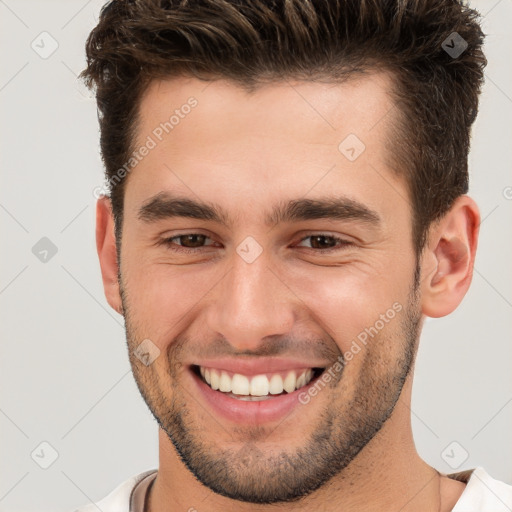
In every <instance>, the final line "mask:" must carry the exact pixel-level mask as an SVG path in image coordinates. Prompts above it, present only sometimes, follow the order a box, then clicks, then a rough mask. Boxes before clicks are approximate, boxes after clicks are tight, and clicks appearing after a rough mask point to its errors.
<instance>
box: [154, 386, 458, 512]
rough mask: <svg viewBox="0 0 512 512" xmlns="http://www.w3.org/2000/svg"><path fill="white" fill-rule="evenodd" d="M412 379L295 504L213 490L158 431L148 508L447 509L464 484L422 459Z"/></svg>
mask: <svg viewBox="0 0 512 512" xmlns="http://www.w3.org/2000/svg"><path fill="white" fill-rule="evenodd" d="M411 382H412V380H411V378H408V380H407V382H406V384H405V386H404V389H403V390H402V394H401V397H400V399H399V401H398V403H397V405H396V407H395V410H394V412H393V414H392V415H391V417H390V418H389V419H388V421H386V423H385V424H384V425H383V427H382V429H381V430H380V431H379V432H378V433H377V435H376V436H375V437H374V438H373V439H372V440H371V441H370V442H369V443H368V445H367V446H366V447H365V448H364V449H363V450H362V451H361V452H360V453H359V454H358V456H357V457H356V458H355V459H354V460H353V461H352V462H351V463H350V464H349V466H348V467H347V468H345V470H343V471H342V472H341V473H340V474H338V475H336V476H335V477H333V478H332V479H331V480H330V481H329V482H328V483H327V484H326V485H324V486H323V487H321V488H320V489H318V490H317V491H315V492H314V493H312V494H311V495H309V496H306V497H305V498H302V499H300V500H299V501H295V502H291V503H282V504H273V505H258V504H252V503H243V502H239V501H235V500H232V499H230V498H226V497H224V496H221V495H219V494H216V493H214V492H213V491H211V490H210V489H208V488H206V487H205V486H203V485H202V484H201V483H200V482H199V481H198V480H197V479H196V478H195V477H194V476H193V475H192V473H191V472H190V471H189V470H188V469H187V468H186V466H185V465H184V464H183V462H182V461H181V459H180V458H179V456H178V454H177V452H176V450H175V448H174V446H173V445H172V443H171V442H170V441H169V439H168V438H167V436H166V434H165V433H164V432H163V431H162V430H160V431H159V444H160V451H159V456H160V465H159V471H158V476H157V477H156V479H155V481H154V483H153V486H152V488H151V492H150V494H149V498H148V501H147V505H146V509H145V511H144V512H167V511H168V510H195V508H197V509H198V510H199V509H201V508H203V509H205V508H207V509H208V510H209V511H211V512H220V511H222V512H235V511H236V512H253V511H258V512H264V511H266V510H269V511H270V510H273V511H294V512H295V511H297V512H298V511H306V510H307V511H315V510H322V511H324V512H331V511H332V512H334V511H338V510H340V505H343V510H344V511H345V512H362V511H365V512H373V511H375V512H377V511H382V510H400V512H413V511H414V512H427V511H428V512H433V511H440V512H449V511H450V510H451V509H452V507H453V506H454V505H455V503H456V501H457V499H458V498H459V496H460V494H461V492H462V491H463V489H464V484H461V483H460V482H455V481H453V480H450V479H447V478H446V477H441V476H440V475H439V473H438V472H437V471H436V470H435V469H434V468H432V467H430V466H429V465H428V464H426V463H425V462H424V461H423V460H422V459H421V458H420V457H419V455H418V453H417V451H416V448H415V446H414V442H413V437H412V429H411V424H410V407H409V404H410V394H411ZM206 503H207V504H208V506H207V507H206V506H205V504H206ZM194 507H195V508H194Z"/></svg>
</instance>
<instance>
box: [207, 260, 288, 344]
mask: <svg viewBox="0 0 512 512" xmlns="http://www.w3.org/2000/svg"><path fill="white" fill-rule="evenodd" d="M294 300H295V301H294ZM296 301H297V299H296V298H295V297H294V295H293V293H292V292H291V291H290V290H289V288H288V287H287V286H286V284H285V283H283V282H282V281H281V280H280V278H279V277H278V276H277V273H276V272H275V271H274V270H272V269H271V268H270V267H269V265H268V261H267V259H266V258H265V257H263V254H262V255H261V256H260V257H259V258H258V259H257V260H256V261H254V262H252V263H247V262H246V261H244V260H243V259H242V258H240V257H239V256H238V255H237V254H235V255H234V257H233V265H232V268H231V270H230V271H229V272H228V273H227V274H226V275H225V276H224V277H223V279H222V280H221V281H220V282H219V284H218V285H217V286H216V287H215V289H214V294H213V296H212V298H211V302H210V305H209V309H208V312H207V315H206V317H207V324H208V327H209V329H210V330H211V331H213V332H216V333H217V334H220V335H222V336H223V337H224V338H225V339H226V340H227V341H228V342H229V343H230V344H231V345H232V347H233V348H234V349H236V350H237V351H240V352H243V351H257V349H258V347H259V346H260V345H261V344H262V343H263V341H264V339H265V338H266V337H268V336H276V335H283V334H287V333H290V332H291V330H292V327H293V322H294V307H295V305H296V304H295V302H296Z"/></svg>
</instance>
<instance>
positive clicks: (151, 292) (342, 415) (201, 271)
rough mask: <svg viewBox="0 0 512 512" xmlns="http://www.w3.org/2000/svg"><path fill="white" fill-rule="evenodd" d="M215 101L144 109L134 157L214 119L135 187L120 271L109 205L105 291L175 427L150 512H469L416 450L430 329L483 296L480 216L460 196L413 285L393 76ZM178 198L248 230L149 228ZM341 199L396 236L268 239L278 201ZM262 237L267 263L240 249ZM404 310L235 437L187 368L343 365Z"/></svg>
mask: <svg viewBox="0 0 512 512" xmlns="http://www.w3.org/2000/svg"><path fill="white" fill-rule="evenodd" d="M205 86H206V84H205V83H204V82H200V81H198V80H196V79H192V78H176V79H172V80H164V81H155V82H153V83H152V84H151V85H150V86H149V88H148V89H147V91H146V93H145V95H144V97H143V98H142V102H141V105H140V113H141V120H140V124H139V127H138V141H137V144H136V147H139V146H140V145H142V144H143V143H144V141H145V140H146V137H147V136H148V135H150V134H151V133H152V131H153V130H154V129H155V127H157V126H158V125H159V123H160V122H162V121H165V120H166V119H168V118H169V113H172V112H173V111H174V110H175V109H176V108H178V109H179V108H180V106H181V105H183V104H184V103H186V102H187V99H188V98H189V97H191V96H194V97H195V98H196V99H197V101H198V105H197V106H196V107H195V108H194V109H193V110H192V111H191V112H190V113H189V114H188V115H187V116H185V117H184V118H183V119H180V122H179V124H178V125H177V126H175V127H174V129H173V131H172V132H171V133H170V134H169V135H166V136H165V137H164V138H163V140H162V141H161V142H159V143H158V144H157V145H156V147H155V148H154V149H152V150H151V151H150V152H149V154H148V155H147V156H146V157H144V158H143V159H142V161H140V162H139V163H138V164H137V166H136V167H135V168H134V169H133V170H132V171H131V173H130V174H129V176H128V178H127V180H128V181H127V185H126V190H125V207H124V212H125V213H124V220H123V236H122V245H121V254H120V255H119V258H118V255H116V247H115V237H114V222H113V217H112V213H111V208H110V202H109V199H108V198H106V197H103V198H100V199H99V200H98V203H97V228H96V235H97V248H98V254H99V259H100V264H101V271H102V276H103V283H104V288H105V294H106V297H107V300H108V302H109V304H110V305H111V306H112V307H113V308H114V309H115V310H116V311H118V312H121V313H122V314H124V317H125V321H126V331H127V342H128V347H129V353H130V361H131V364H132V368H133V372H134V376H135V379H136V381H137V384H138V386H139V389H140V391H141V394H142V396H143V397H144V399H145V401H146V403H147V404H148V407H149V408H150V410H151V411H152V413H153V414H154V416H155V418H156V419H157V421H158V423H159V425H160V427H161V428H160V429H159V471H158V476H157V478H156V480H155V483H154V485H153V486H152V488H151V492H150V495H149V500H148V502H147V504H146V511H151V512H164V511H168V510H189V509H190V508H191V507H195V509H197V510H199V511H200V510H208V511H211V512H216V511H221V510H222V511H224V512H225V511H253V510H262V511H263V510H270V509H273V510H294V511H295V510H301V511H302V510H304V511H305V510H322V511H334V510H340V504H342V505H343V510H344V511H360V510H365V511H372V510H397V511H398V510H400V511H402V512H407V511H413V510H414V511H416V512H418V511H420V512H421V511H427V510H428V511H432V510H442V511H448V510H451V509H452V508H453V506H454V505H455V503H456V501H457V499H458V498H459V496H460V494H461V493H462V491H463V489H464V484H462V483H460V482H456V481H454V480H451V479H448V478H446V477H441V476H440V475H439V474H438V473H437V471H436V470H435V469H434V468H432V467H430V466H429V465H427V464H426V463H425V462H424V461H423V460H422V459H421V458H420V456H419V455H418V453H417V451H416V449H415V446H414V442H413V437H412V430H411V422H410V416H411V412H410V403H411V387H412V377H413V360H414V355H415V353H416V350H417V343H418V338H419V334H420V331H421V326H422V323H423V321H424V318H425V316H430V317H442V316H445V315H447V314H449V313H451V312H452V311H453V310H454V309H455V308H456V307H457V306H458V305H459V303H460V302H461V300H462V299H463V297H464V295H465V293H466V291H467V290H468V288H469V285H470V282H471V277H472V270H473V263H474V258H475V251H476V246H477V238H478V226H479V222H480V217H479V212H478V208H477V206H476V204H475V202H474V201H473V200H472V199H471V198H469V197H468V196H462V197H460V198H458V199H457V200H456V201H455V203H454V204H453V206H452V208H451V209H450V211H449V212H448V213H447V214H446V215H445V216H444V217H443V218H442V219H441V220H440V221H439V222H436V223H435V224H433V225H432V227H431V229H430V232H429V236H428V241H427V244H426V247H425V249H424V251H423V253H422V255H421V260H420V262H419V264H420V266H419V269H420V274H419V282H418V283H417V287H416V288H415V282H414V275H415V270H416V265H417V261H416V258H415V254H414V251H413V245H412V225H411V206H410V203H409V200H408V197H409V195H408V191H407V187H406V184H405V182H404V181H403V180H402V179H401V178H400V177H399V176H398V175H397V174H396V173H395V172H394V170H393V169H391V168H390V165H389V158H388V157H389V154H388V151H389V148H390V144H389V143H388V142H387V140H386V139H387V136H388V133H389V130H390V123H393V122H394V119H393V116H392V114H389V112H390V108H391V107H392V103H391V99H390V97H389V95H388V92H387V91H389V90H390V87H392V84H391V80H390V78H389V76H387V75H386V74H385V73H371V74H367V75H365V76H362V77H358V78H354V79H352V80H349V81H347V82H344V83H343V84H341V85H339V84H338V85H333V84H322V83H319V82H313V83H306V82H282V83H275V84H271V85H270V84H269V85H265V86H264V87H261V88H258V89H257V90H256V91H255V92H253V93H251V94H249V93H247V92H245V91H244V90H242V89H241V88H239V87H237V86H235V85H234V84H232V83H229V82H227V81H215V82H211V83H209V84H208V86H207V87H205ZM387 114H389V115H387ZM349 133H353V134H356V135H357V136H358V137H359V138H360V139H361V140H362V141H364V144H365V146H366V149H365V151H364V152H363V153H362V154H361V155H360V156H359V157H358V158H357V159H356V160H355V161H353V162H351V161H349V160H348V159H347V158H345V156H344V155H343V154H342V153H341V152H340V151H339V150H338V145H339V144H340V142H341V141H342V140H344V139H345V137H346V136H347V135H348V134H349ZM161 191H168V192H172V193H175V194H179V195H180V196H183V197H187V198H190V199H193V200H201V201H206V202H210V203H215V204H216V205H218V207H219V208H222V209H223V210H225V212H226V213H227V214H228V215H229V216H230V217H232V219H233V224H232V225H231V226H223V225H222V224H219V223H216V222H214V221H209V220H206V221H205V220H195V219H189V218H182V217H180V218H171V219H162V220H159V221H158V222H154V223H147V222H143V221H141V220H140V219H138V217H137V213H138V210H139V208H140V207H141V206H142V205H143V204H144V203H145V202H146V201H147V200H148V199H149V198H151V197H153V196H154V195H155V194H157V193H159V192H161ZM327 196H328V197H339V196H347V197H349V198H352V199H354V200H357V201H358V202H360V203H363V204H364V205H366V206H367V207H368V208H370V209H372V210H373V211H375V212H377V213H378V215H379V217H380V219H381V223H380V224H379V226H378V227H376V226H374V225H369V224H368V223H365V222H361V221H360V220H346V219H344V220H330V219H317V220H307V221H298V222H285V223H278V224H275V225H273V226H271V227H269V226H268V225H266V224H265V216H266V215H267V213H268V212H269V211H271V209H272V207H273V206H274V205H276V204H278V203H279V202H282V201H288V200H292V199H299V198H304V197H307V198H309V199H317V198H324V197H327ZM185 233H200V234H204V235H206V236H207V237H208V238H207V239H206V242H205V243H206V244H213V245H207V246H203V247H199V249H195V250H196V251H197V252H196V253H194V254H192V255H191V254H182V253H177V252H175V251H173V250H172V249H171V247H169V246H165V245H162V244H160V245H158V244H157V242H158V241H159V240H162V239H164V238H169V237H171V236H177V235H178V234H185ZM320 234H326V235H327V236H337V237H340V238H343V239H344V240H349V241H351V242H352V244H351V245H348V246H340V247H339V248H338V249H337V250H335V251H332V252H331V253H329V254H327V253H325V252H322V250H323V249H321V248H320V249H319V248H318V246H316V248H315V246H313V240H312V239H311V238H307V239H305V237H306V236H308V235H310V236H311V235H312V236H314V235H320ZM247 236H252V237H253V238H254V239H255V240H256V241H257V242H258V243H259V244H260V246H261V247H262V249H263V251H262V253H261V255H260V256H259V257H258V258H257V259H256V260H255V261H254V262H253V263H251V264H248V263H247V262H246V261H244V260H243V259H242V258H241V257H240V256H239V255H238V253H237V252H236V248H237V246H238V244H240V243H241V242H242V241H243V240H244V239H245V238H246V237H247ZM328 240H329V241H332V240H331V239H328ZM324 241H325V239H324ZM180 242H181V243H183V241H182V239H174V243H176V244H179V243H180ZM185 243H186V242H185ZM173 247H175V246H173ZM118 264H120V266H118ZM118 272H119V274H120V276H121V279H120V280H118ZM394 303H399V304H400V305H401V306H402V309H401V311H400V312H399V313H397V314H396V316H395V317H394V319H393V320H390V321H389V322H388V323H386V325H385V327H384V328H382V329H381V330H380V331H379V333H378V335H376V336H375V337H374V338H373V339H372V340H371V342H369V343H368V344H367V345H366V346H362V347H361V350H360V352H358V353H357V354H356V355H354V357H353V358H352V359H351V360H350V361H347V362H346V365H345V367H344V370H343V372H338V374H337V377H336V379H334V380H333V381H331V382H330V383H329V385H328V386H327V387H326V388H325V389H323V390H322V391H321V392H319V393H318V395H317V396H315V397H314V399H312V400H311V401H310V402H309V403H308V404H306V405H302V406H300V407H297V408H295V409H294V410H293V411H292V412H291V414H290V415H289V416H288V417H286V418H285V419H284V420H283V421H281V422H277V423H269V424H263V425H254V426H253V425H248V426H247V425H246V426H240V425H236V424H234V423H231V422H229V421H228V420H225V419H223V418H221V417H219V416H218V415H217V416H215V414H214V412H213V411H212V410H211V409H209V406H208V404H205V403H204V399H203V397H202V396H197V394H194V393H193V392H191V391H190V390H191V389H192V387H191V385H190V375H189V374H188V373H187V365H189V364H193V363H194V361H197V358H198V357H204V356H205V355H208V356H211V357H216V356H218V357H221V356H233V357H236V356H239V357H244V356H245V355H247V354H251V355H254V356H259V355H269V354H271V355H275V356H277V357H281V356H282V357H286V356H292V357H298V358H308V357H311V358H313V359H317V360H322V361H325V362H326V363H328V362H333V361H335V359H336V358H337V357H338V356H339V355H341V354H345V353H346V352H347V351H349V350H350V348H351V344H352V342H353V340H354V339H356V337H357V335H358V334H359V333H361V332H362V331H364V329H365V328H367V327H370V326H373V325H374V324H375V322H376V320H378V319H379V318H380V315H381V314H384V313H385V312H386V311H387V310H389V309H390V308H392V305H393V304H394ZM146 338H149V339H150V340H151V341H152V342H153V343H154V344H155V345H156V346H157V347H158V349H159V350H160V356H159V357H158V358H157V359H156V360H155V361H154V362H153V363H152V364H151V365H149V366H145V365H144V364H142V363H141V362H140V361H139V360H138V359H137V358H136V357H135V356H134V355H133V351H134V350H135V349H136V348H137V346H138V345H139V344H140V343H141V341H142V340H144V339H146ZM320 436H321V438H320ZM225 468H229V470H228V471H225ZM272 501H273V502H274V503H273V504H270V503H272Z"/></svg>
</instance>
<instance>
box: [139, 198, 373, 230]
mask: <svg viewBox="0 0 512 512" xmlns="http://www.w3.org/2000/svg"><path fill="white" fill-rule="evenodd" d="M176 217H185V218H189V219H197V220H207V221H213V222H216V223H219V224H222V225H224V226H227V227H230V226H233V225H234V224H235V222H234V219H233V218H231V217H230V216H229V215H228V214H227V212H225V211H224V210H223V209H222V208H220V207H219V206H216V205H213V204H210V203H205V202H202V201H198V200H195V199H190V198H187V197H180V196H174V195H171V194H169V193H168V192H160V193H158V194H156V195H155V196H153V197H151V198H149V199H148V200H147V201H145V202H144V204H143V205H142V206H141V207H140V209H139V211H138V219H139V220H141V221H142V222H145V223H153V222H157V221H160V220H163V219H170V218H176ZM318 219H327V220H333V221H336V220H355V221H360V222H363V223H365V224H368V225H371V226H379V225H380V223H381V218H380V216H379V214H378V213H377V212H376V211H374V210H371V209H370V208H369V207H368V206H366V205H364V204H362V203H360V202H358V201H355V200H353V199H350V198H347V197H339V196H338V197H325V198H318V199H304V198H302V199H294V200H290V201H287V202H286V201H283V202H281V203H279V204H278V205H276V206H274V208H273V209H272V211H271V213H270V214H268V215H267V216H266V217H265V223H266V225H267V226H274V225H276V224H279V223H284V222H299V221H307V220H318Z"/></svg>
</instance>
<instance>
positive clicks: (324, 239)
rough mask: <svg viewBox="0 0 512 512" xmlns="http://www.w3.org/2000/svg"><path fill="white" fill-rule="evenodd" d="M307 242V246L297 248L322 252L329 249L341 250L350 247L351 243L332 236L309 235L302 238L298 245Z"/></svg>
mask: <svg viewBox="0 0 512 512" xmlns="http://www.w3.org/2000/svg"><path fill="white" fill-rule="evenodd" d="M308 240H309V244H307V245H299V247H306V248H308V249H319V250H322V249H323V250H324V251H329V250H331V249H333V250H335V249H343V248H344V247H346V246H349V245H352V243H351V242H348V241H347V240H343V239H342V238H339V237H337V236H333V235H325V234H320V235H309V236H306V237H304V238H303V239H302V240H301V241H300V243H301V244H302V243H304V242H306V241H308Z"/></svg>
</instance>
